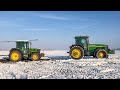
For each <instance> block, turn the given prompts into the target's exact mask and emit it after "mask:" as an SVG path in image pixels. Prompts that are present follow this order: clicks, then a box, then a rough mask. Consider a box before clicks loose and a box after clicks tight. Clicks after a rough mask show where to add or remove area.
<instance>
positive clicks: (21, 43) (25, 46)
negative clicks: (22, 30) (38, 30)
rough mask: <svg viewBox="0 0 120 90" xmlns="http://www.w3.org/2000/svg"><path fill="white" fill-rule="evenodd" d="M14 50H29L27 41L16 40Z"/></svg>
mask: <svg viewBox="0 0 120 90" xmlns="http://www.w3.org/2000/svg"><path fill="white" fill-rule="evenodd" d="M16 48H19V49H21V50H24V49H28V48H29V41H28V40H26V41H25V40H17V41H16Z"/></svg>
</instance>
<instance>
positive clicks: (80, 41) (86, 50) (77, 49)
mask: <svg viewBox="0 0 120 90" xmlns="http://www.w3.org/2000/svg"><path fill="white" fill-rule="evenodd" d="M68 53H69V56H70V57H71V58H72V59H76V60H78V59H81V58H83V57H84V56H93V57H94V58H108V54H115V51H114V50H110V49H109V47H108V45H104V44H90V43H89V36H76V37H75V45H72V46H70V51H69V52H68Z"/></svg>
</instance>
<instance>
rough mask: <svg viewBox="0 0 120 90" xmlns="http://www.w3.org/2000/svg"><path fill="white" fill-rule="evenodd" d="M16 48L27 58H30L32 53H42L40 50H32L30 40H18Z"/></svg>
mask: <svg viewBox="0 0 120 90" xmlns="http://www.w3.org/2000/svg"><path fill="white" fill-rule="evenodd" d="M16 48H17V49H19V50H20V51H21V52H22V53H23V55H24V56H25V57H27V58H29V56H30V55H31V54H32V53H35V52H38V53H40V49H37V48H31V42H30V41H28V40H17V41H16ZM12 49H15V48H12ZM12 49H11V50H12Z"/></svg>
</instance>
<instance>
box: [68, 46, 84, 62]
mask: <svg viewBox="0 0 120 90" xmlns="http://www.w3.org/2000/svg"><path fill="white" fill-rule="evenodd" d="M83 56H84V51H83V48H82V47H80V46H74V47H72V48H71V49H70V57H71V58H72V59H76V60H77V59H81V58H83Z"/></svg>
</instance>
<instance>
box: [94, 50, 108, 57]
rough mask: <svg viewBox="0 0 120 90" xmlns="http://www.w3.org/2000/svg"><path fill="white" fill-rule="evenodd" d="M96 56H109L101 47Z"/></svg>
mask: <svg viewBox="0 0 120 90" xmlns="http://www.w3.org/2000/svg"><path fill="white" fill-rule="evenodd" d="M95 57H96V58H108V54H107V52H106V51H105V50H104V49H99V50H98V51H97V52H96V54H95Z"/></svg>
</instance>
